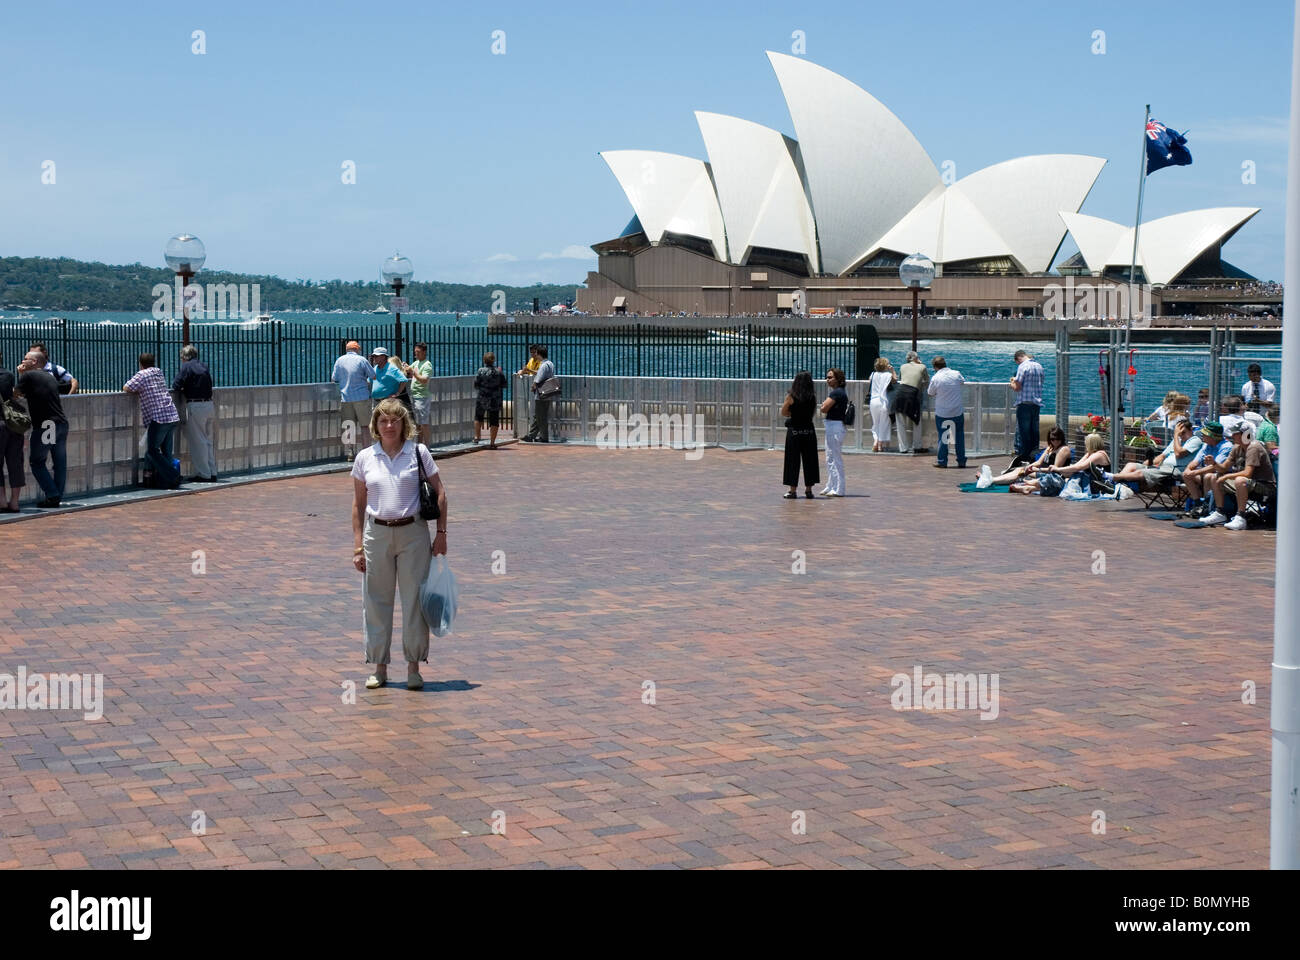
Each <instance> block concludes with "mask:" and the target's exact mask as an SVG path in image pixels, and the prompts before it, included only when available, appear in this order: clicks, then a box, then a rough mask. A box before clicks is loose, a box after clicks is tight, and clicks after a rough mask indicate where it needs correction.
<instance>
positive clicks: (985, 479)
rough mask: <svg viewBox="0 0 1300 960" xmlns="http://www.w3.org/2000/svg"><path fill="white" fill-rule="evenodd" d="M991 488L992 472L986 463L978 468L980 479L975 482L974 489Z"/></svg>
mask: <svg viewBox="0 0 1300 960" xmlns="http://www.w3.org/2000/svg"><path fill="white" fill-rule="evenodd" d="M991 486H993V471H992V470H991V469H990V468H989V465H988V464H987V463H986V464H984V466H982V467H980V478H979V479H978V480H976V481H975V489H976V490H983V489H984V488H985V487H991Z"/></svg>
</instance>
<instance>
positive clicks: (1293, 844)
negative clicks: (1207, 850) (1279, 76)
mask: <svg viewBox="0 0 1300 960" xmlns="http://www.w3.org/2000/svg"><path fill="white" fill-rule="evenodd" d="M1287 171H1288V176H1287V184H1286V241H1285V242H1286V246H1285V248H1284V257H1283V263H1284V264H1285V267H1284V270H1285V275H1284V276H1283V280H1284V281H1285V282H1284V285H1283V288H1282V289H1283V296H1284V297H1285V303H1284V308H1285V307H1292V306H1294V305H1295V304H1296V303H1297V300H1296V291H1300V0H1297V2H1296V4H1295V20H1294V26H1293V34H1292V37H1291V143H1290V154H1289V155H1288V157H1287ZM1285 316H1286V310H1285V309H1284V310H1283V317H1284V318H1285ZM1297 317H1300V307H1297V308H1296V316H1295V317H1292V320H1291V329H1290V330H1289V331H1288V330H1287V329H1286V326H1285V320H1284V321H1283V323H1284V325H1283V327H1282V383H1281V387H1282V393H1281V401H1282V420H1283V422H1290V423H1291V424H1293V426H1292V429H1295V426H1294V425H1296V424H1300V339H1297V335H1298V334H1300V327H1297V324H1298V323H1300V319H1297ZM1292 381H1295V383H1292ZM1287 418H1290V419H1289V421H1288V420H1287ZM1283 456H1284V457H1286V458H1287V466H1288V467H1289V468H1290V469H1292V470H1294V469H1296V467H1295V464H1296V458H1295V456H1294V454H1292V455H1290V456H1288V455H1286V454H1283ZM1277 492H1278V520H1277V563H1276V567H1275V569H1274V577H1273V584H1274V588H1273V673H1272V678H1271V679H1272V695H1271V697H1270V700H1271V707H1270V714H1271V715H1270V721H1271V723H1270V726H1271V727H1272V728H1273V758H1272V761H1273V762H1272V773H1271V778H1270V784H1271V787H1272V793H1271V796H1270V798H1269V831H1268V832H1269V866H1270V867H1272V868H1273V869H1274V870H1297V869H1300V637H1298V636H1297V633H1296V628H1295V627H1296V623H1295V618H1296V617H1297V616H1298V615H1300V604H1297V593H1298V592H1300V565H1298V561H1300V485H1297V484H1296V483H1294V482H1290V483H1283V484H1280V485H1279V486H1278V491H1277Z"/></svg>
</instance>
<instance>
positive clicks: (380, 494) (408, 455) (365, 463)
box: [352, 440, 438, 520]
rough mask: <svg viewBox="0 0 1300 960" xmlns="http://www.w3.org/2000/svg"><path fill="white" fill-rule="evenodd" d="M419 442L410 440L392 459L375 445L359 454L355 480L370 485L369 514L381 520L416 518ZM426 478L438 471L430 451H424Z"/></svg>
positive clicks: (367, 504)
mask: <svg viewBox="0 0 1300 960" xmlns="http://www.w3.org/2000/svg"><path fill="white" fill-rule="evenodd" d="M415 447H416V444H415V441H414V440H407V441H406V443H404V444H403V445H402V449H401V450H399V451H397V456H395V457H392V458H391V459H390V458H389V456H388V454H386V453H384V448H383V447H382V446H381V445H380V444H378V443H375V444H372V445H371V446H369V447H366V449H364V450H362V451H361V452H360V453H358V454H357V459H356V460H355V461H354V462H353V464H352V478H353V479H354V480H361V481H363V482H364V483H365V485H366V515H367V516H370V517H378V518H379V519H380V520H401V519H402V518H403V517H416V516H418V514H419V512H420V470H419V467H417V466H416V463H415ZM422 459H423V462H424V475H425V477H432V476H433V475H434V474H436V473H437V472H438V465H437V464H436V463H434V461H433V455H432V454H431V453H429V448H428V447H425V448H424V450H423V457H422Z"/></svg>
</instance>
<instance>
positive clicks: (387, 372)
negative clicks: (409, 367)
mask: <svg viewBox="0 0 1300 960" xmlns="http://www.w3.org/2000/svg"><path fill="white" fill-rule="evenodd" d="M370 359H371V360H372V361H373V362H374V364H375V382H374V383H372V384H371V385H370V399H372V400H383V399H385V398H387V397H392V396H395V395H396V394H397V393H399V392H400V391H401V389H402V384H404V383H407V382H408V381H407V378H406V375H405V374H404V373H402V371H401V370H398V369H397V364H395V363H389V362H388V351H387V350H385V349H384V348H383V347H375V349H374V350H373V351H371V354H370Z"/></svg>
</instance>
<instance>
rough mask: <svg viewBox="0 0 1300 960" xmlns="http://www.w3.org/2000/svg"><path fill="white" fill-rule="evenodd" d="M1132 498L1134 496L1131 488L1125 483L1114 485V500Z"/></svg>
mask: <svg viewBox="0 0 1300 960" xmlns="http://www.w3.org/2000/svg"><path fill="white" fill-rule="evenodd" d="M1132 496H1134V493H1133V488H1132V487H1130V486H1129V485H1128V484H1127V483H1117V484H1116V485H1115V499H1116V500H1127V499H1128V498H1129V497H1132Z"/></svg>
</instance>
